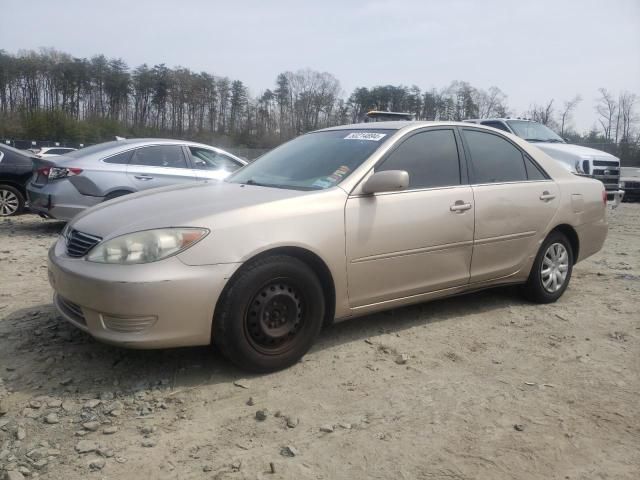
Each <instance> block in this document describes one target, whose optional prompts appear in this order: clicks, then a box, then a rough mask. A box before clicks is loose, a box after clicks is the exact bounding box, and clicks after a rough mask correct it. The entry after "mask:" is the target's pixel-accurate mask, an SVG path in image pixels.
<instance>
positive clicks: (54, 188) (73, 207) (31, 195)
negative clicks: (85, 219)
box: [27, 180, 104, 221]
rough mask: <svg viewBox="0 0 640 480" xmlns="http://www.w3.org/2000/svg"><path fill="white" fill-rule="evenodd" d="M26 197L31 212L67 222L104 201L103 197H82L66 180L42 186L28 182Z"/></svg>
mask: <svg viewBox="0 0 640 480" xmlns="http://www.w3.org/2000/svg"><path fill="white" fill-rule="evenodd" d="M27 197H28V200H29V209H30V210H31V211H32V212H34V213H38V214H41V215H42V216H45V217H48V218H55V219H58V220H67V221H68V220H71V219H72V218H73V217H75V216H76V215H77V214H78V213H80V212H82V211H83V210H85V209H87V208H89V207H93V206H94V205H97V204H98V203H100V202H102V201H103V200H104V197H92V196H89V195H82V194H81V193H80V192H78V190H77V189H76V188H75V187H74V186H73V185H72V184H71V182H69V181H67V180H55V181H53V182H50V183H47V184H46V185H43V186H36V185H34V184H33V183H32V182H29V183H28V184H27Z"/></svg>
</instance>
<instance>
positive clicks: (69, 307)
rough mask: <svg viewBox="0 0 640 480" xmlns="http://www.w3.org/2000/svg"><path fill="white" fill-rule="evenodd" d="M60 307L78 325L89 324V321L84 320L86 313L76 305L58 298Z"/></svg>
mask: <svg viewBox="0 0 640 480" xmlns="http://www.w3.org/2000/svg"><path fill="white" fill-rule="evenodd" d="M58 306H59V307H60V309H61V310H62V311H63V312H64V313H66V314H67V315H69V316H70V317H71V318H72V319H73V320H74V321H76V322H77V323H80V324H82V325H86V324H87V321H86V320H85V318H84V313H82V308H80V307H79V306H78V305H76V304H75V303H73V302H70V301H69V300H67V299H66V298H63V297H61V296H58Z"/></svg>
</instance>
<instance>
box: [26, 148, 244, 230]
mask: <svg viewBox="0 0 640 480" xmlns="http://www.w3.org/2000/svg"><path fill="white" fill-rule="evenodd" d="M246 163H247V162H245V161H244V160H242V159H240V158H238V157H235V156H233V155H231V154H230V153H228V152H225V151H224V150H220V149H218V148H215V147H211V146H209V145H203V144H200V143H193V142H186V141H182V140H163V139H156V138H154V139H129V140H118V141H113V142H106V143H101V144H98V145H94V146H91V147H87V148H83V149H81V150H76V151H74V152H70V153H68V154H66V155H60V156H57V157H55V158H47V159H41V160H36V161H35V171H34V175H33V177H32V179H31V181H30V182H29V184H28V185H27V195H28V197H29V202H30V208H31V210H32V211H34V212H36V213H39V214H40V215H41V216H43V217H46V218H56V219H58V220H70V219H71V218H73V217H74V216H75V215H77V214H78V213H80V212H81V211H83V210H84V209H86V208H88V207H92V206H94V205H97V204H98V203H101V202H104V201H106V200H111V199H113V198H116V197H120V196H122V195H126V194H129V193H134V192H138V191H140V190H147V189H150V188H156V187H165V186H167V185H173V184H177V183H192V182H196V181H198V180H200V181H202V180H222V179H224V178H226V177H227V176H228V175H230V174H231V173H232V172H234V171H235V170H237V169H238V168H240V167H242V166H244V165H245V164H246Z"/></svg>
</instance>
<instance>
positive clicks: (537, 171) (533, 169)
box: [524, 155, 549, 180]
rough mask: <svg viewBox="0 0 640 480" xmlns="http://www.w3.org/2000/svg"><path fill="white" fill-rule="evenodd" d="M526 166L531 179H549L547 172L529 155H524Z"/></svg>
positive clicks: (528, 176)
mask: <svg viewBox="0 0 640 480" xmlns="http://www.w3.org/2000/svg"><path fill="white" fill-rule="evenodd" d="M524 166H525V168H526V169H527V178H528V179H529V180H548V178H549V177H547V175H546V173H544V171H543V170H542V169H541V168H540V167H538V165H537V164H536V163H535V162H534V161H533V160H531V158H529V156H528V155H525V156H524Z"/></svg>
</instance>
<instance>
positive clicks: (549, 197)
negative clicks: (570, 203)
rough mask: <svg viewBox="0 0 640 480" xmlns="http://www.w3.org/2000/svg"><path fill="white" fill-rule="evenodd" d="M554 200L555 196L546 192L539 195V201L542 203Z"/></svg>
mask: <svg viewBox="0 0 640 480" xmlns="http://www.w3.org/2000/svg"><path fill="white" fill-rule="evenodd" d="M554 198H556V196H555V195H554V194H552V193H549V192H547V191H546V190H545V191H544V192H542V195H540V200H542V201H543V202H546V201H548V200H553V199H554Z"/></svg>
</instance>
